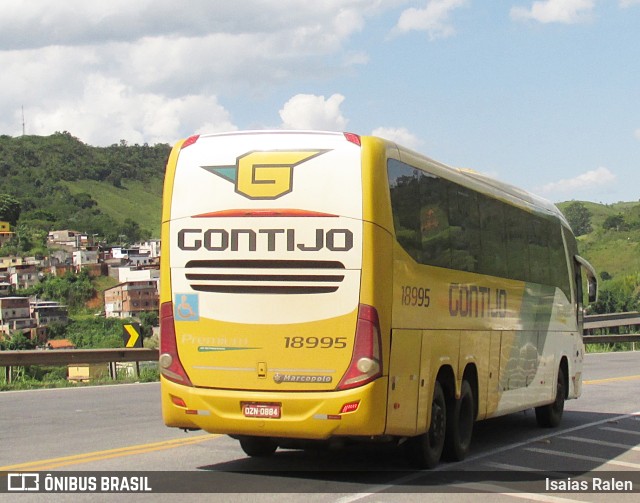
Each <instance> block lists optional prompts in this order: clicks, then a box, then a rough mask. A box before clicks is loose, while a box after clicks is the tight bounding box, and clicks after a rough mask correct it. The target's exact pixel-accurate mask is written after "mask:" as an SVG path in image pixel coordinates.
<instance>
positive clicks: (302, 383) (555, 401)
mask: <svg viewBox="0 0 640 503" xmlns="http://www.w3.org/2000/svg"><path fill="white" fill-rule="evenodd" d="M163 199H164V202H163V214H162V243H163V249H162V261H161V299H160V300H161V308H160V318H161V350H160V354H161V355H160V369H161V383H162V384H161V388H162V411H163V418H164V421H165V423H166V424H167V425H168V426H171V427H177V428H183V429H185V430H192V429H193V430H195V429H202V430H205V431H207V432H211V433H218V434H228V435H231V436H232V437H234V438H237V439H239V441H240V445H241V447H242V449H243V450H244V451H245V452H246V453H247V454H248V455H250V456H266V455H270V454H272V453H273V452H275V450H276V449H277V448H278V447H279V446H296V445H298V444H300V445H304V442H306V441H314V440H337V441H348V440H364V439H369V440H389V441H395V442H398V443H399V444H400V443H402V444H405V445H406V449H407V454H408V455H409V456H410V457H411V459H412V461H413V462H415V463H416V464H417V465H418V466H421V467H433V466H435V465H436V464H437V463H438V462H439V460H440V459H441V457H442V458H444V459H447V460H461V459H463V458H464V457H465V456H466V455H467V453H468V451H469V447H470V443H471V437H472V431H473V425H474V422H475V421H478V420H482V419H486V418H491V417H496V416H500V415H504V414H508V413H511V412H515V411H521V410H524V409H528V408H535V411H536V417H537V420H538V423H539V424H540V425H541V426H546V427H553V426H556V425H557V424H558V423H559V421H560V419H561V416H562V412H563V407H564V401H565V399H569V398H577V397H578V396H579V395H580V393H581V382H582V364H583V357H584V347H583V343H582V327H581V323H582V318H581V316H582V298H583V281H582V278H583V277H585V278H587V279H588V281H585V282H584V284H588V285H589V297H590V298H591V300H593V299H594V298H595V294H596V279H595V272H594V270H593V268H592V267H591V266H590V265H589V264H588V262H587V261H586V260H584V259H583V258H581V257H580V256H579V255H578V250H577V246H576V241H575V238H574V236H573V234H572V232H571V230H570V227H569V225H568V224H567V222H566V220H565V218H564V217H563V216H562V214H561V213H560V212H559V211H558V210H557V209H556V207H555V206H554V205H552V204H550V203H548V202H546V201H545V200H543V199H540V198H537V197H535V196H533V195H531V194H529V193H526V192H524V191H522V190H519V189H516V188H514V187H511V186H508V185H506V184H503V183H499V182H497V181H495V180H492V179H490V178H487V177H485V176H482V175H479V174H476V173H473V172H471V171H467V170H460V169H453V168H450V167H447V166H445V165H443V164H441V163H439V162H436V161H433V160H431V159H429V158H426V157H424V156H421V155H419V154H417V153H415V152H412V151H410V150H408V149H405V148H403V147H400V146H398V145H396V144H395V143H392V142H389V141H386V140H383V139H380V138H375V137H367V136H358V135H355V134H351V133H331V132H300V131H254V132H250V131H249V132H233V133H225V134H213V135H200V136H193V137H190V138H188V139H186V140H184V141H181V142H179V143H178V144H177V145H176V146H175V147H174V149H173V151H172V153H171V156H170V158H169V161H168V165H167V171H166V178H165V186H164V195H163Z"/></svg>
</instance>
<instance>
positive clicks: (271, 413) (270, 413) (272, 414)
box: [242, 403, 281, 419]
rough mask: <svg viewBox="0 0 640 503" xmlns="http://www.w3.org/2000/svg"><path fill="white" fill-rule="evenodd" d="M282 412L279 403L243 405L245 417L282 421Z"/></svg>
mask: <svg viewBox="0 0 640 503" xmlns="http://www.w3.org/2000/svg"><path fill="white" fill-rule="evenodd" d="M280 411H281V404H279V403H242V413H243V414H244V416H245V417H259V418H267V419H280Z"/></svg>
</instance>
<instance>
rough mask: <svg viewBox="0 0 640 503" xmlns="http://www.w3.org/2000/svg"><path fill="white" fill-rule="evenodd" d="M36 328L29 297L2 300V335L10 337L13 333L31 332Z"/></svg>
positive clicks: (0, 317)
mask: <svg viewBox="0 0 640 503" xmlns="http://www.w3.org/2000/svg"><path fill="white" fill-rule="evenodd" d="M34 328H36V322H35V320H34V319H33V318H31V309H30V306H29V298H28V297H1V298H0V334H4V335H10V334H11V332H15V331H22V332H25V333H26V332H31V329H34Z"/></svg>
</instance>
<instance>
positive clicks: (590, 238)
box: [558, 201, 640, 313]
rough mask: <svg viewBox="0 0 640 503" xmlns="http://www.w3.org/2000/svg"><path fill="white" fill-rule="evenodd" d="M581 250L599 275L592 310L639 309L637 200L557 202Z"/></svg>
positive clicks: (639, 206)
mask: <svg viewBox="0 0 640 503" xmlns="http://www.w3.org/2000/svg"><path fill="white" fill-rule="evenodd" d="M558 206H559V208H560V209H561V210H562V211H563V212H564V214H565V216H566V217H567V220H568V221H569V223H570V224H571V226H572V228H573V230H574V232H575V234H576V235H577V236H578V246H579V248H580V253H581V254H582V255H583V256H584V257H585V258H586V259H587V260H589V261H590V262H591V263H592V264H593V266H594V267H595V268H596V270H597V271H598V274H599V275H600V280H601V281H600V294H599V299H598V302H597V303H596V304H595V305H594V306H592V310H593V312H596V313H612V312H623V311H638V310H640V203H638V202H636V203H634V202H626V203H624V202H621V203H616V204H596V203H590V202H580V201H570V202H565V203H560V204H559V205H558Z"/></svg>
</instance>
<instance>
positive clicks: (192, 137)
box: [180, 134, 200, 150]
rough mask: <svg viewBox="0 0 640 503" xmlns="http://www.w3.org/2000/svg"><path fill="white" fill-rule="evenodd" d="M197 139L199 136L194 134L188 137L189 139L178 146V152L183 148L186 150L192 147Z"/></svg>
mask: <svg viewBox="0 0 640 503" xmlns="http://www.w3.org/2000/svg"><path fill="white" fill-rule="evenodd" d="M198 138H200V135H199V134H194V135H193V136H189V138H187V139H186V140H185V141H183V142H182V145H181V146H180V150H182V149H183V148H187V147H188V146H190V145H193V144H194V143H195V142H197V141H198Z"/></svg>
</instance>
